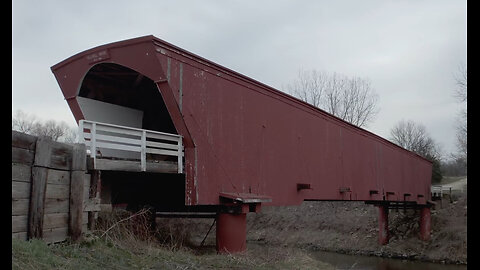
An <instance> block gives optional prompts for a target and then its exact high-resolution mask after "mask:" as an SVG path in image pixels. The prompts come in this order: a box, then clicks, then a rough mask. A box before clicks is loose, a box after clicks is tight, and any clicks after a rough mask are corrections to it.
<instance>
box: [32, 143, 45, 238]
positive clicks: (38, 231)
mask: <svg viewBox="0 0 480 270" xmlns="http://www.w3.org/2000/svg"><path fill="white" fill-rule="evenodd" d="M37 146H38V143H37ZM47 174H48V169H47V168H40V167H33V168H32V187H31V198H30V207H29V215H28V216H29V219H28V238H29V239H31V238H42V236H43V215H44V206H45V193H46V192H45V191H46V188H47Z"/></svg>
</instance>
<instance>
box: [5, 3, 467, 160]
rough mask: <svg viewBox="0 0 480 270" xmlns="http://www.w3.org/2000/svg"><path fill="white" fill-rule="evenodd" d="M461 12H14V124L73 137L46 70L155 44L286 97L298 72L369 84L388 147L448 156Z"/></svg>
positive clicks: (449, 7) (258, 6)
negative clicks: (407, 142) (412, 145)
mask: <svg viewBox="0 0 480 270" xmlns="http://www.w3.org/2000/svg"><path fill="white" fill-rule="evenodd" d="M466 29H467V25H466V1H463V0H432V1H413V0H412V1H407V0H398V1H386V0H377V1H353V0H352V1H279V0H275V1H178V0H177V1H158V0H157V1H118V0H117V1H60V0H58V1H53V0H50V1H49V0H46V1H33V0H15V1H12V113H13V112H15V111H16V110H17V109H20V110H22V111H24V112H26V113H29V114H32V115H36V116H37V117H39V118H40V119H43V120H48V119H55V120H59V121H65V122H67V123H68V124H70V125H72V126H74V125H75V126H76V124H75V121H74V118H73V115H72V113H71V112H70V109H69V108H68V106H67V103H66V101H65V100H64V97H63V95H62V93H61V90H60V88H59V86H58V84H57V82H56V80H55V77H54V76H53V73H52V72H51V71H50V67H51V66H53V65H55V64H56V63H58V62H60V61H62V60H64V59H66V58H68V57H70V56H72V55H74V54H76V53H79V52H81V51H84V50H86V49H90V48H92V47H96V46H99V45H103V44H106V43H110V42H114V41H120V40H124V39H129V38H135V37H139V36H144V35H154V36H156V37H158V38H160V39H163V40H165V41H167V42H170V43H172V44H174V45H176V46H179V47H181V48H183V49H186V50H188V51H190V52H193V53H195V54H198V55H200V56H202V57H204V58H207V59H209V60H212V61H214V62H216V63H218V64H220V65H223V66H225V67H227V68H230V69H233V70H235V71H237V72H239V73H242V74H244V75H246V76H249V77H251V78H253V79H256V80H258V81H260V82H263V83H265V84H267V85H270V86H272V87H274V88H277V89H279V90H282V89H281V88H282V86H283V85H286V84H287V83H289V82H291V81H292V80H294V79H295V77H296V76H297V72H298V70H299V69H301V68H302V69H316V70H318V71H325V72H337V73H341V74H344V75H347V76H360V77H363V78H367V79H369V80H370V81H371V83H372V87H373V89H374V90H375V91H376V92H377V93H378V95H379V104H378V105H379V109H380V113H379V115H378V116H377V117H376V118H375V119H374V121H373V122H372V123H371V124H370V125H369V126H368V127H366V129H367V130H369V131H371V132H373V133H376V134H378V135H380V136H382V137H385V138H388V137H390V129H391V128H392V127H393V126H394V125H395V124H396V123H398V122H399V121H400V120H402V119H403V120H414V121H416V122H418V123H422V124H424V125H425V126H426V128H427V131H428V132H429V133H430V135H431V136H432V137H433V138H434V139H435V140H436V141H437V142H438V143H439V144H440V145H441V146H442V149H443V152H444V153H445V154H448V153H450V152H453V151H455V149H456V146H455V142H456V140H455V124H456V120H457V116H458V113H459V110H460V109H461V107H462V105H461V104H459V103H457V101H456V100H455V98H454V97H453V91H454V89H455V87H456V85H455V74H456V73H457V72H458V70H459V66H460V65H462V64H466V53H467V52H466Z"/></svg>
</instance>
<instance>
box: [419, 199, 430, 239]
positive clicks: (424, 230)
mask: <svg viewBox="0 0 480 270" xmlns="http://www.w3.org/2000/svg"><path fill="white" fill-rule="evenodd" d="M431 220H432V219H431V212H430V207H423V208H422V209H421V210H420V239H422V240H423V241H429V240H430V230H431Z"/></svg>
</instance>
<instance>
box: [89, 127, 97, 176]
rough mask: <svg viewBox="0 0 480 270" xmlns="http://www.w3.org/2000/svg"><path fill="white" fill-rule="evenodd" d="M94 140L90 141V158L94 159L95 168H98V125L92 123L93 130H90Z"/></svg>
mask: <svg viewBox="0 0 480 270" xmlns="http://www.w3.org/2000/svg"><path fill="white" fill-rule="evenodd" d="M90 132H91V134H92V138H91V139H90V142H91V146H90V156H91V157H92V158H93V168H96V167H97V138H96V135H97V124H96V123H95V122H92V129H91V130H90Z"/></svg>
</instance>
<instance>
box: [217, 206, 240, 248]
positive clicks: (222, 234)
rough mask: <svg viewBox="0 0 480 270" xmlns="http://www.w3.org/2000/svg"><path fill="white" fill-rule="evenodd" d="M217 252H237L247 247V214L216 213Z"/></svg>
mask: <svg viewBox="0 0 480 270" xmlns="http://www.w3.org/2000/svg"><path fill="white" fill-rule="evenodd" d="M216 223H217V235H216V236H217V252H218V253H237V252H244V251H245V250H246V249H247V214H246V213H235V214H234V213H232V214H231V213H218V214H217V222H216Z"/></svg>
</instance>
